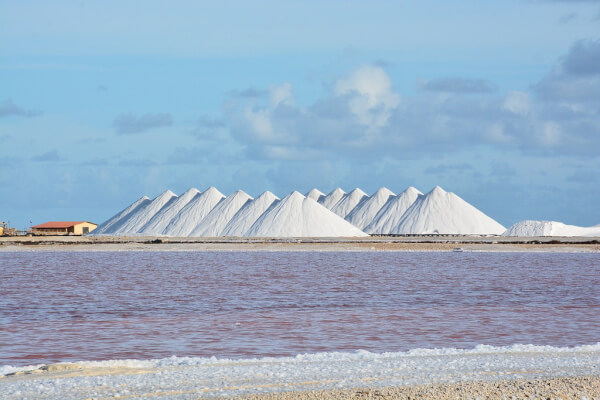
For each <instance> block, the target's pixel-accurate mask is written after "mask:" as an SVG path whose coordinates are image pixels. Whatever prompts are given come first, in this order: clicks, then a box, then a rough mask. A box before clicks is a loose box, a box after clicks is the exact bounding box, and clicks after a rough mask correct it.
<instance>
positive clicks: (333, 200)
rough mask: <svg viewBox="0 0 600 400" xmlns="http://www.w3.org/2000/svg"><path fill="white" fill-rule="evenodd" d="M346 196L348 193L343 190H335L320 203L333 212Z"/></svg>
mask: <svg viewBox="0 0 600 400" xmlns="http://www.w3.org/2000/svg"><path fill="white" fill-rule="evenodd" d="M345 194H346V192H344V191H343V190H342V189H341V188H335V189H333V190H332V191H331V193H329V194H328V195H327V196H325V198H324V199H322V200H321V201H319V203H321V204H323V206H324V207H325V208H327V209H329V210H331V208H332V207H333V206H335V205H336V204H337V202H338V201H340V199H341V198H342V197H344V195H345Z"/></svg>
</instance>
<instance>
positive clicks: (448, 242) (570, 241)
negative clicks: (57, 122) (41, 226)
mask: <svg viewBox="0 0 600 400" xmlns="http://www.w3.org/2000/svg"><path fill="white" fill-rule="evenodd" d="M11 251H407V252H410V251H448V252H453V251H467V252H468V251H481V252H574V253H600V239H599V238H594V237H502V236H476V235H431V236H429V235H427V236H401V237H392V236H386V237H384V236H373V237H367V238H226V237H218V238H189V237H182V238H174V237H122V236H102V237H89V236H85V237H82V236H34V237H0V253H1V252H11Z"/></svg>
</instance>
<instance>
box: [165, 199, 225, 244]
mask: <svg viewBox="0 0 600 400" xmlns="http://www.w3.org/2000/svg"><path fill="white" fill-rule="evenodd" d="M224 198H225V196H224V195H223V193H221V192H219V191H218V190H217V189H215V188H214V187H210V188H208V189H206V190H205V191H204V192H202V193H201V194H200V196H196V197H194V198H193V199H192V201H190V202H189V203H187V204H186V205H185V207H183V208H182V209H181V211H179V213H177V215H176V216H175V217H173V219H172V220H171V221H169V224H168V225H167V226H166V227H165V229H164V230H163V232H162V234H163V235H166V236H188V235H189V234H190V233H191V232H192V230H194V228H196V226H198V224H199V223H200V222H201V221H202V220H203V219H204V217H206V215H207V214H208V213H209V212H210V211H211V210H212V209H213V208H214V207H215V206H216V205H217V204H219V202H220V201H222V200H223V199H224Z"/></svg>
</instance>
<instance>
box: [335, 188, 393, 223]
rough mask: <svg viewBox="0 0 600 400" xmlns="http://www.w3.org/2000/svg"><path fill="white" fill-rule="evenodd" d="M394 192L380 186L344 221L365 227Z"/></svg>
mask: <svg viewBox="0 0 600 400" xmlns="http://www.w3.org/2000/svg"><path fill="white" fill-rule="evenodd" d="M395 196H396V194H395V193H394V192H392V191H391V190H389V189H388V188H386V187H382V188H381V189H379V190H378V191H377V192H375V193H374V194H373V195H372V196H371V197H369V198H368V199H366V200H365V201H363V202H361V203H360V204H359V205H357V206H356V207H354V209H353V210H352V211H351V212H350V214H348V215H347V216H346V221H348V222H350V223H351V224H352V225H354V226H356V227H358V228H359V229H363V230H364V229H365V228H366V227H367V225H369V224H370V223H371V222H373V218H375V215H376V214H377V212H378V211H379V210H380V209H381V207H383V206H384V204H385V203H387V202H388V200H390V199H391V198H393V197H395Z"/></svg>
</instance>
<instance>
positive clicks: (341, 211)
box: [331, 188, 369, 218]
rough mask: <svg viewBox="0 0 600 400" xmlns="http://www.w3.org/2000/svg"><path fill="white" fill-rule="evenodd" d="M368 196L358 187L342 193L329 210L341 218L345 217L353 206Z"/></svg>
mask: <svg viewBox="0 0 600 400" xmlns="http://www.w3.org/2000/svg"><path fill="white" fill-rule="evenodd" d="M368 198H369V196H368V195H367V194H366V193H365V192H363V191H362V190H360V189H359V188H356V189H354V190H353V191H351V192H350V193H347V194H345V195H343V196H342V198H341V199H340V200H339V201H338V202H337V203H336V204H335V205H334V206H333V207H331V211H333V212H334V213H336V214H337V215H339V216H340V217H342V218H346V216H347V215H348V214H350V212H352V210H353V209H354V207H356V206H357V205H358V204H360V202H362V201H365V200H366V199H368Z"/></svg>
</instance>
